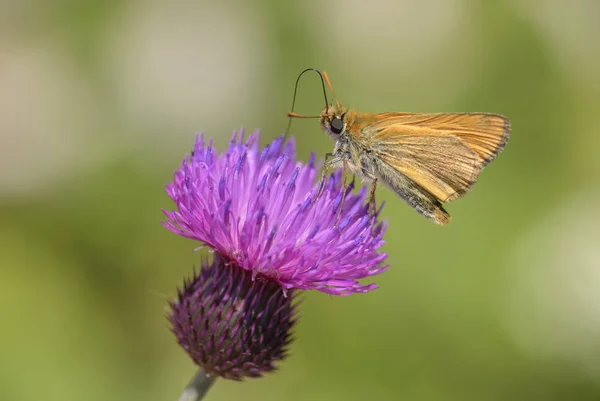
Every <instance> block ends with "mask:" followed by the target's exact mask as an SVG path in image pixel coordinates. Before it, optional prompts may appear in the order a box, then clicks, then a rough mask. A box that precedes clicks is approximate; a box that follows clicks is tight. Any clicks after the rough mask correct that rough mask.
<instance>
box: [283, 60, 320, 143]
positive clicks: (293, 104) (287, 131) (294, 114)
mask: <svg viewBox="0 0 600 401" xmlns="http://www.w3.org/2000/svg"><path fill="white" fill-rule="evenodd" d="M308 71H314V72H316V73H317V74H319V77H321V86H322V87H323V97H324V98H325V107H327V106H328V105H329V101H328V100H327V90H326V89H325V79H326V78H323V74H322V73H321V71H319V70H317V69H316V68H307V69H306V70H304V71H302V72H301V73H300V75H298V78H296V86H294V97H293V99H292V108H291V111H290V112H289V113H288V117H289V118H290V120H289V122H288V126H287V129H286V130H285V136H286V138H287V136H288V135H289V133H290V128H291V126H292V118H294V117H306V118H318V117H319V116H314V117H308V116H301V115H300V114H297V113H294V106H296V94H297V92H298V83H299V82H300V78H301V77H302V75H304V73H305V72H308ZM327 82H328V85H329V88H331V84H329V79H327Z"/></svg>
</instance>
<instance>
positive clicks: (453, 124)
mask: <svg viewBox="0 0 600 401" xmlns="http://www.w3.org/2000/svg"><path fill="white" fill-rule="evenodd" d="M365 131H366V133H368V134H369V135H368V136H369V137H370V138H369V139H370V142H371V144H372V146H374V147H375V148H376V149H378V152H379V155H380V157H381V158H382V159H383V161H385V162H386V163H388V164H389V165H390V166H392V167H393V168H395V169H396V170H398V172H400V173H402V174H404V175H406V176H407V177H408V178H410V179H411V180H413V181H414V182H415V183H416V184H417V185H420V186H422V187H423V188H425V189H426V190H427V191H428V192H430V193H431V194H432V195H434V196H435V197H436V198H437V199H438V200H440V201H442V202H450V201H452V200H454V199H457V198H460V197H461V196H462V195H464V194H465V193H466V192H468V191H469V190H470V189H471V187H472V186H473V185H474V184H475V182H476V181H477V178H478V176H479V173H480V172H481V170H482V169H483V168H484V167H485V166H486V165H487V164H488V163H490V162H491V161H492V160H493V159H494V158H495V157H496V156H497V155H498V154H499V153H500V152H501V151H502V149H503V148H504V146H505V145H506V141H507V140H508V135H509V123H508V120H507V119H506V118H504V117H502V116H499V115H497V114H481V113H479V114H413V113H383V114H378V115H376V116H375V118H374V119H373V120H372V123H371V124H370V125H369V127H367V129H366V130H365Z"/></svg>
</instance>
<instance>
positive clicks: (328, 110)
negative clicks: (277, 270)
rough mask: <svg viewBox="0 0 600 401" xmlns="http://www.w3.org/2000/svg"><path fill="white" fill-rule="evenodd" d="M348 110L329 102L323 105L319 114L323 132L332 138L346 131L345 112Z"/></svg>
mask: <svg viewBox="0 0 600 401" xmlns="http://www.w3.org/2000/svg"><path fill="white" fill-rule="evenodd" d="M347 111H348V110H347V109H346V108H345V107H344V106H341V105H340V104H338V103H337V102H336V103H335V104H330V105H328V106H327V107H325V108H324V109H323V110H322V111H321V114H320V115H319V120H320V122H321V127H322V128H323V130H325V132H327V133H328V134H329V135H331V136H332V137H334V138H337V137H338V136H340V135H342V134H343V133H344V132H345V131H346V125H347V122H346V112H347Z"/></svg>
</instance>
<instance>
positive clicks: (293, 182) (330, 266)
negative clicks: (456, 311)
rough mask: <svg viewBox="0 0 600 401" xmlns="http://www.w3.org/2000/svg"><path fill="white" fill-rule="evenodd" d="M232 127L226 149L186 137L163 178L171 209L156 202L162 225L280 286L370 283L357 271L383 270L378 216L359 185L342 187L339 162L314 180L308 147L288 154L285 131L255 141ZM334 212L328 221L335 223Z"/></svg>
mask: <svg viewBox="0 0 600 401" xmlns="http://www.w3.org/2000/svg"><path fill="white" fill-rule="evenodd" d="M243 137H244V135H243V130H240V132H239V133H237V134H236V132H235V131H234V134H233V137H232V140H231V143H230V145H229V148H228V149H227V151H226V152H224V153H222V154H220V155H218V154H217V152H216V151H215V149H213V147H212V140H210V141H209V142H208V144H206V143H205V141H204V137H203V135H201V136H200V137H196V142H195V145H194V149H193V152H192V154H191V155H190V156H187V157H186V158H185V159H184V161H183V162H182V164H181V167H180V168H179V169H178V170H176V172H175V175H174V179H173V181H172V182H171V183H170V184H169V185H167V187H166V190H167V193H168V195H169V196H170V197H171V199H173V201H174V202H175V203H176V206H177V209H176V210H175V211H171V212H167V211H164V212H165V215H166V216H167V220H166V221H165V222H164V223H163V224H164V226H165V227H166V228H168V229H169V230H171V231H172V232H174V233H176V234H179V235H182V236H184V237H187V238H192V239H195V240H198V241H201V242H203V243H205V244H206V245H208V246H209V247H211V248H213V249H214V250H215V251H216V252H218V253H219V254H221V255H222V256H223V257H224V258H225V259H226V260H227V261H229V262H232V263H233V264H235V265H237V266H239V267H241V268H242V269H244V270H247V271H249V272H252V277H254V278H256V277H257V276H259V275H262V276H266V277H270V278H272V279H273V280H275V281H277V282H278V283H279V284H280V285H281V286H282V287H283V288H284V290H287V289H292V288H297V289H304V290H306V289H316V290H319V291H323V292H326V293H329V294H334V295H349V294H352V293H355V292H367V291H369V290H372V289H375V288H377V286H376V285H375V284H361V283H359V281H358V280H359V279H361V278H364V277H368V276H372V275H374V274H378V273H380V272H382V271H384V270H385V269H386V268H387V265H383V261H384V260H385V258H386V257H387V255H386V254H384V253H381V252H378V249H379V248H380V247H381V246H382V245H383V240H382V237H383V233H384V232H385V228H386V227H385V225H384V224H383V223H378V222H377V217H378V215H379V212H380V210H381V209H380V210H379V211H378V212H377V213H375V214H374V215H371V214H369V212H368V205H367V203H366V202H365V200H366V188H362V190H361V191H360V192H359V193H352V192H350V191H351V189H352V187H353V184H352V185H350V186H349V187H348V189H347V194H346V198H345V202H344V204H343V210H342V211H341V213H340V217H339V221H338V220H337V219H338V211H339V208H340V204H341V200H342V192H343V186H342V182H341V172H339V171H338V172H336V173H334V174H332V175H331V176H330V177H329V178H328V179H327V181H326V182H325V184H324V188H323V191H322V194H321V195H320V196H319V197H318V198H317V199H316V200H315V197H316V195H317V193H318V191H319V188H320V187H319V185H318V184H314V182H315V178H316V177H317V175H318V171H317V168H316V167H315V157H314V154H313V155H311V158H310V161H309V163H308V165H304V164H303V163H301V162H296V161H295V154H294V152H295V146H294V142H293V140H290V141H288V142H287V143H284V138H283V136H282V137H279V138H277V139H275V140H274V141H273V143H271V144H270V145H267V146H265V148H264V149H263V150H262V151H260V150H259V146H258V142H259V134H258V132H256V133H254V134H251V135H250V136H249V137H248V138H247V139H246V140H245V141H244V138H243ZM336 222H337V224H336Z"/></svg>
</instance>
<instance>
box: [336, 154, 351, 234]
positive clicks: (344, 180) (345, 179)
mask: <svg viewBox="0 0 600 401" xmlns="http://www.w3.org/2000/svg"><path fill="white" fill-rule="evenodd" d="M342 163H343V168H342V183H343V189H342V191H343V192H342V201H341V202H340V208H339V210H338V215H337V218H336V219H335V225H336V226H337V224H338V222H339V221H340V216H341V215H342V209H343V208H344V202H345V201H346V192H348V162H347V160H346V159H343V161H342Z"/></svg>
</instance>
